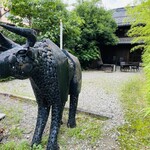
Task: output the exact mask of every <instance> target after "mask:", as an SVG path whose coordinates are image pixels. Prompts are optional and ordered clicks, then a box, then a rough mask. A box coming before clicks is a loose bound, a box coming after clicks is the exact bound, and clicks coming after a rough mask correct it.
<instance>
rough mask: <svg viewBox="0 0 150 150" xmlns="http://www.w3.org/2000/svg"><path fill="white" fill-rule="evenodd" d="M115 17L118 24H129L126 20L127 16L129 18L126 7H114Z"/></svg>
mask: <svg viewBox="0 0 150 150" xmlns="http://www.w3.org/2000/svg"><path fill="white" fill-rule="evenodd" d="M112 11H113V18H114V19H115V21H116V23H117V25H118V26H129V25H130V23H129V22H127V21H126V22H125V18H127V14H126V9H125V8H124V7H123V8H117V9H113V10H112Z"/></svg>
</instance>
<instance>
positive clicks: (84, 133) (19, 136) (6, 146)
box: [0, 100, 104, 150]
mask: <svg viewBox="0 0 150 150" xmlns="http://www.w3.org/2000/svg"><path fill="white" fill-rule="evenodd" d="M15 103H16V104H15V105H12V106H8V104H7V103H4V104H2V105H0V110H1V111H2V112H3V113H5V114H6V118H5V119H3V120H1V122H0V125H2V128H4V129H5V131H7V137H8V138H7V139H5V140H6V142H5V143H2V144H0V149H2V150H31V147H30V141H28V140H26V139H25V138H24V136H23V135H24V134H23V133H24V130H23V128H22V127H21V125H20V121H21V118H22V116H23V110H22V104H21V103H24V101H23V100H22V101H20V100H18V103H17V101H16V102H15ZM30 104H31V103H30ZM35 107H36V106H35ZM67 119H68V110H65V111H64V115H63V122H64V124H63V125H62V126H61V128H60V132H59V136H58V143H59V146H60V148H61V149H63V150H65V149H66V150H68V149H70V147H71V149H72V147H76V146H79V148H78V149H79V150H80V145H83V143H85V145H87V146H89V147H91V149H92V147H93V146H95V145H96V144H97V142H98V141H99V140H100V139H101V133H102V132H101V127H102V124H103V120H104V118H100V117H98V116H92V115H89V114H86V113H78V114H77V120H76V121H77V127H76V128H73V129H70V128H67V126H66V124H67ZM33 126H34V125H33ZM27 130H28V129H27ZM48 136H49V128H48V129H46V131H45V133H44V135H43V138H42V142H41V144H40V145H38V146H34V147H33V149H32V150H44V149H45V148H46V145H47V142H48ZM5 140H4V141H5ZM69 146H70V147H69ZM68 147H69V148H68Z"/></svg>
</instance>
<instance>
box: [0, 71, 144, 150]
mask: <svg viewBox="0 0 150 150" xmlns="http://www.w3.org/2000/svg"><path fill="white" fill-rule="evenodd" d="M140 74H141V73H140V72H137V73H133V72H132V73H131V72H130V73H129V72H126V73H123V72H113V73H105V72H102V71H87V72H86V71H84V72H83V85H82V92H81V94H80V98H79V105H78V109H79V110H82V111H85V112H89V113H94V114H97V115H101V116H105V117H108V118H109V119H108V120H106V121H105V125H104V128H103V131H104V135H103V139H102V140H101V141H100V143H99V145H101V147H100V149H102V150H118V149H119V147H118V145H117V142H116V138H117V133H116V132H110V130H111V129H114V128H115V127H117V126H119V125H121V124H123V123H124V117H123V110H122V107H121V103H120V101H119V89H120V88H121V86H122V84H123V83H125V82H126V81H129V80H132V79H133V78H134V77H136V76H139V75H140ZM0 93H7V94H11V95H15V96H19V97H24V98H30V99H33V100H34V99H35V98H34V95H33V92H32V89H31V86H30V83H29V80H23V81H19V80H13V81H9V82H7V83H5V82H3V83H0ZM66 107H68V104H67V105H66Z"/></svg>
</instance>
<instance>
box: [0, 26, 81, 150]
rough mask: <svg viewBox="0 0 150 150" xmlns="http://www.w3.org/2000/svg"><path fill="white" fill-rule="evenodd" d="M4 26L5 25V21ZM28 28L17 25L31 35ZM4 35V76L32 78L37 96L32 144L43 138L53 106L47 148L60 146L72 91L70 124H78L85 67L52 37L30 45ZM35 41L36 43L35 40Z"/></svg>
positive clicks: (0, 66)
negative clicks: (60, 135)
mask: <svg viewBox="0 0 150 150" xmlns="http://www.w3.org/2000/svg"><path fill="white" fill-rule="evenodd" d="M0 25H1V24H0ZM2 26H3V27H4V28H5V25H2ZM10 28H11V30H10ZM7 29H8V30H10V31H11V32H13V30H14V27H13V28H12V27H11V26H8V25H7ZM20 30H21V33H20ZM27 31H28V32H30V30H24V29H23V28H15V33H17V34H19V35H25V36H27V33H28V32H27ZM31 31H32V30H31ZM24 32H25V33H24ZM26 32H27V33H26ZM32 32H33V31H32ZM32 32H31V33H30V34H32ZM30 34H29V35H30ZM32 36H34V35H32ZM1 37H2V39H3V41H2V44H1V45H2V46H3V47H5V48H4V49H3V50H2V51H3V52H1V54H0V78H6V77H9V76H13V77H16V78H19V79H26V78H29V79H30V81H31V85H32V88H33V90H34V94H35V97H36V100H37V104H38V116H37V123H36V128H35V132H34V135H33V139H32V145H33V144H37V145H38V144H39V143H40V142H41V138H42V134H43V131H44V128H45V125H46V122H47V119H48V116H49V112H50V108H52V116H51V128H50V134H49V139H48V144H47V150H57V149H59V146H58V144H57V136H58V132H59V128H60V124H61V119H62V114H63V109H64V106H65V103H66V101H67V98H68V95H69V94H70V109H69V119H68V124H67V126H68V127H71V128H73V127H75V126H76V121H75V116H76V109H77V104H78V96H79V93H80V90H81V67H80V63H79V61H78V59H77V58H76V57H75V56H73V55H71V54H70V53H68V52H67V51H65V50H63V51H62V50H60V49H59V48H58V47H57V46H56V45H55V44H54V43H53V42H52V41H50V40H49V39H45V40H42V41H41V42H36V43H35V44H34V46H33V47H27V44H26V45H25V46H21V45H18V44H16V43H14V42H12V41H10V40H8V39H6V38H5V37H4V36H1ZM27 38H28V42H27V43H30V38H29V37H27ZM34 39H36V38H34ZM31 43H32V44H33V41H31ZM11 44H12V45H11ZM28 46H29V45H28Z"/></svg>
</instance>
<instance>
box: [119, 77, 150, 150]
mask: <svg viewBox="0 0 150 150" xmlns="http://www.w3.org/2000/svg"><path fill="white" fill-rule="evenodd" d="M144 82H145V80H144V77H137V78H134V79H133V80H132V81H130V82H128V83H126V84H125V85H124V87H123V88H122V91H121V99H122V103H123V106H124V110H125V119H126V123H125V124H124V125H123V126H121V127H119V128H118V131H119V133H120V136H119V139H118V140H119V142H120V146H121V149H122V150H145V149H150V134H149V133H150V115H147V116H145V111H144V110H145V109H146V108H148V107H150V106H149V104H148V102H147V100H146V98H145V94H144V93H145V91H144V90H143V89H144Z"/></svg>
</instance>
